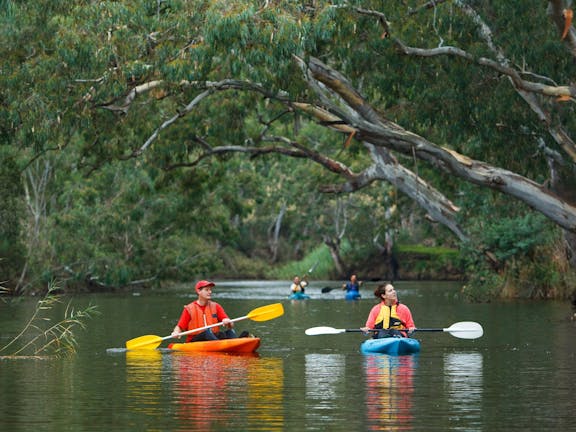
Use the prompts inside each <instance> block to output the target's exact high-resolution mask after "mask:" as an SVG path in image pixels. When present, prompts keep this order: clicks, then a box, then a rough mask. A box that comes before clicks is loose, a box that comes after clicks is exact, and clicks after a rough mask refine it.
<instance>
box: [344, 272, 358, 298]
mask: <svg viewBox="0 0 576 432" xmlns="http://www.w3.org/2000/svg"><path fill="white" fill-rule="evenodd" d="M361 285H362V282H361V281H358V277H357V276H356V275H355V274H353V275H352V276H350V280H349V281H348V282H346V283H345V284H342V289H343V290H346V298H347V299H349V300H355V299H358V298H360V286H361Z"/></svg>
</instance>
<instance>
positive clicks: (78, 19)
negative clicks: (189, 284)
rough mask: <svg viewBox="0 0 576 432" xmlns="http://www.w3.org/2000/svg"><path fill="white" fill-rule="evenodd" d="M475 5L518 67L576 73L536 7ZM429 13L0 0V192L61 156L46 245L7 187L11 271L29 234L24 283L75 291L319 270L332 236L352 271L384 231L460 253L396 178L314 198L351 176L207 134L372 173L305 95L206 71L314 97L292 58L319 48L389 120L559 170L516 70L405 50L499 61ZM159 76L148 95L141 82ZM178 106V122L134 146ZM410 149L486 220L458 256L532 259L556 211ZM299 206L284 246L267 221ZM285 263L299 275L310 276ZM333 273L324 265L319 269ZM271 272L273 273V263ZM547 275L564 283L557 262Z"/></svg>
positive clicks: (562, 109) (479, 266) (3, 228)
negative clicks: (517, 202)
mask: <svg viewBox="0 0 576 432" xmlns="http://www.w3.org/2000/svg"><path fill="white" fill-rule="evenodd" d="M471 5H472V6H473V7H474V8H475V10H476V11H477V12H478V16H479V17H480V18H482V19H484V20H485V21H486V22H487V23H488V24H489V25H490V26H491V27H492V30H493V32H492V37H493V38H494V42H495V44H496V45H497V46H498V47H499V48H501V49H502V50H503V52H504V53H505V55H506V56H508V57H509V58H510V61H511V65H521V66H519V68H521V69H522V71H525V72H528V73H530V75H531V76H532V77H533V78H535V79H536V77H547V79H545V80H544V79H542V80H541V81H542V82H545V83H550V82H557V83H567V82H570V81H571V80H572V77H573V76H574V75H575V73H576V66H575V64H574V62H573V61H572V59H571V58H570V56H568V55H566V51H565V47H564V46H563V42H562V41H560V39H559V37H558V35H557V34H556V32H555V31H554V29H553V26H552V25H550V24H549V23H548V22H546V21H545V20H547V17H546V16H545V14H544V12H543V11H542V7H541V4H540V2H537V1H536V0H528V1H527V2H523V3H522V5H520V4H518V5H516V4H513V5H511V4H509V2H473V4H471ZM357 6H358V7H361V8H362V9H358V8H357ZM417 6H419V4H418V5H417V4H416V3H415V2H408V3H399V2H381V1H365V2H352V3H346V2H336V3H335V2H333V1H323V0H322V1H315V2H295V1H291V0H290V1H288V0H286V1H277V2H273V4H272V3H271V2H259V3H255V2H249V1H243V0H240V1H233V2H231V1H226V0H216V1H206V0H198V1H182V0H170V1H162V2H153V1H152V2H151V1H143V0H129V1H123V2H118V1H97V2H94V1H90V2H89V1H85V0H66V1H60V2H46V1H41V2H17V1H4V2H1V3H0V10H2V12H4V13H2V14H0V41H1V42H2V43H1V44H0V58H1V60H0V71H1V72H2V73H0V85H1V87H2V89H3V91H2V92H1V93H2V94H1V95H0V102H1V103H0V145H1V146H6V148H8V149H9V151H7V152H6V154H10V155H11V156H10V157H12V158H14V160H13V161H10V158H4V157H0V162H2V165H1V166H0V180H2V179H4V178H8V180H7V182H4V181H2V182H1V183H0V188H12V187H20V186H19V184H20V182H19V181H16V180H15V179H16V178H18V176H19V174H18V173H19V171H18V168H17V167H18V164H20V163H21V160H23V159H27V160H30V159H32V158H42V157H46V156H45V155H44V156H43V154H44V153H46V152H48V153H50V154H58V156H57V157H54V160H55V161H54V163H55V167H54V176H53V178H52V179H51V184H50V185H49V188H48V189H49V190H48V194H47V197H48V205H47V212H46V214H45V215H44V217H45V220H43V221H42V222H43V224H42V228H41V231H42V232H41V233H40V238H39V240H38V244H33V243H31V241H30V240H29V238H28V237H27V236H26V235H24V234H25V233H23V232H22V231H26V230H22V228H21V227H22V224H23V222H24V221H26V222H27V221H29V220H30V219H31V218H30V217H28V219H27V218H26V215H25V214H24V210H23V207H22V201H21V199H22V191H21V190H20V189H18V190H11V189H10V190H8V189H7V190H2V191H1V193H2V198H3V199H4V198H6V199H5V201H4V203H5V206H4V207H3V209H2V210H0V212H3V213H1V216H2V218H1V219H0V234H1V235H0V258H4V259H3V260H1V261H0V269H2V270H3V271H5V269H8V270H9V271H10V272H12V273H11V274H10V277H11V278H13V277H14V275H15V274H16V273H17V272H18V270H20V269H21V268H22V267H23V265H24V264H23V263H24V252H23V250H24V248H23V242H26V241H27V243H26V244H27V245H28V247H29V248H30V250H31V253H30V256H28V257H26V258H27V260H28V264H29V266H28V268H30V269H31V272H32V274H30V275H28V277H29V280H31V281H38V280H43V281H44V282H48V281H49V280H51V279H53V278H54V277H55V276H59V277H61V278H64V277H66V278H67V282H66V283H68V284H81V283H84V281H86V279H90V280H93V281H98V282H99V283H101V284H103V285H105V286H123V285H127V284H130V283H132V282H134V281H135V280H156V281H160V280H186V279H189V278H190V277H191V276H192V275H196V274H198V275H200V274H215V273H218V272H223V273H224V272H226V271H227V270H229V269H231V268H235V269H238V271H239V272H249V271H254V272H256V273H258V274H260V273H261V272H262V269H263V268H264V267H265V266H264V265H263V264H262V263H268V264H272V265H275V264H277V263H280V264H282V263H284V262H293V261H296V262H297V263H298V264H297V265H296V267H301V266H303V267H304V268H305V269H306V268H310V267H312V264H314V263H315V262H316V261H319V262H320V264H319V267H318V269H320V268H322V266H323V265H324V263H330V261H331V258H329V257H323V258H322V259H315V257H313V258H310V257H311V256H314V255H315V254H316V253H317V252H316V250H317V248H318V245H319V244H322V239H323V238H324V237H330V238H333V239H336V238H337V239H340V240H341V244H342V245H343V246H342V247H341V249H342V250H341V252H342V254H343V257H344V259H345V261H346V264H347V265H348V266H349V267H354V266H355V265H356V263H358V262H364V261H365V260H366V259H367V258H369V257H370V256H373V255H374V254H376V253H377V250H376V248H375V247H374V243H375V242H376V241H378V242H380V243H381V242H382V239H383V238H384V236H385V234H389V233H393V234H394V235H395V236H396V238H397V241H398V239H400V242H401V243H410V244H418V243H420V244H424V243H425V244H427V245H438V247H441V246H446V247H451V246H453V244H454V243H455V239H454V238H453V237H450V236H447V235H446V230H445V229H444V228H439V227H437V226H435V225H433V224H430V223H428V222H427V220H426V219H425V218H424V216H425V215H424V214H423V212H422V211H421V210H419V209H417V208H416V207H415V206H414V204H413V203H410V202H409V201H408V200H407V199H406V197H403V196H399V195H398V191H396V190H395V189H394V188H392V187H390V186H389V185H382V184H381V183H379V184H373V185H371V186H369V187H366V188H364V189H363V190H361V191H357V192H355V193H354V194H350V195H340V196H331V195H325V194H321V193H319V189H320V187H322V186H334V185H335V186H337V185H338V184H339V183H340V182H342V178H341V177H340V176H337V175H336V174H334V173H332V172H328V171H326V170H323V169H321V168H320V167H319V166H317V165H316V164H314V163H313V162H310V161H308V160H302V159H289V158H281V157H279V156H272V155H266V156H263V157H260V158H258V159H250V158H249V156H247V155H246V154H242V155H239V156H230V155H229V154H228V155H223V154H219V155H212V156H211V157H210V158H204V159H201V160H198V157H200V156H201V155H202V153H203V152H204V151H205V150H206V148H207V147H208V146H213V145H229V146H237V147H238V148H240V147H244V148H246V147H263V146H268V145H270V144H271V142H270V141H267V140H266V139H264V137H267V138H270V137H274V136H282V137H288V138H290V139H293V140H295V141H297V142H298V143H299V144H300V145H304V146H307V147H308V148H309V149H310V150H313V151H316V152H319V153H321V154H323V155H326V156H327V157H331V158H333V159H335V160H337V161H339V162H341V163H343V164H346V165H347V166H349V168H350V169H351V170H352V171H353V172H356V173H359V172H361V171H362V170H363V169H365V168H367V167H368V166H369V164H370V163H372V160H371V159H370V156H369V155H368V154H367V152H366V148H365V147H364V146H363V145H362V143H361V142H359V141H353V142H352V144H351V146H350V147H348V148H344V147H343V144H344V141H345V140H346V138H347V136H345V135H343V134H340V133H336V132H334V131H333V130H331V129H329V128H326V127H323V126H321V125H318V124H316V123H315V122H314V121H312V120H311V119H309V118H308V117H307V116H305V115H303V114H301V113H298V112H296V110H295V109H293V107H291V106H290V105H286V104H283V103H282V104H280V103H278V102H275V101H274V100H272V99H271V98H268V97H263V96H262V95H261V94H255V93H253V92H249V91H242V90H234V91H217V90H213V91H212V93H210V94H209V97H208V96H206V97H204V96H205V95H206V94H205V93H203V92H204V89H203V88H202V83H203V82H205V81H207V82H218V81H221V80H228V79H234V80H244V81H250V82H251V83H254V84H258V85H261V86H262V87H263V88H265V89H266V91H268V92H269V93H270V94H274V93H277V92H282V95H284V97H285V98H287V99H288V100H292V101H303V102H315V101H316V96H315V95H314V94H313V92H312V91H311V90H310V88H309V87H308V86H307V85H306V83H305V81H304V79H303V76H302V72H301V71H300V70H299V68H298V66H297V64H296V62H294V56H298V57H301V58H304V59H306V58H307V57H309V56H315V57H318V58H320V59H322V60H323V61H325V62H326V63H327V64H329V65H330V66H332V67H334V68H335V69H337V70H338V71H340V72H341V73H342V74H344V75H345V76H346V77H347V78H349V79H350V81H351V83H352V85H354V86H355V87H356V88H358V89H359V90H360V91H361V93H362V94H363V95H364V96H365V97H366V98H367V100H368V101H369V102H370V103H371V104H372V105H373V106H375V107H376V108H377V109H378V110H379V111H380V112H381V113H382V115H383V116H384V117H386V118H387V119H390V120H392V121H395V122H398V123H399V124H400V125H402V126H404V127H406V128H409V129H410V130H411V131H413V132H415V133H419V134H421V135H423V136H425V137H426V138H427V139H429V140H431V141H433V142H436V143H438V144H439V145H442V146H445V147H448V148H451V149H454V150H456V151H458V152H461V153H463V154H466V155H468V156H470V157H472V158H474V159H479V160H484V161H487V162H489V163H492V164H495V165H498V166H501V167H503V168H505V169H509V170H512V171H514V172H517V173H519V174H522V175H526V176H529V177H530V178H533V179H535V180H536V181H538V182H543V181H545V180H546V179H547V178H548V177H549V173H548V166H547V164H546V159H545V158H543V157H542V151H541V149H540V148H539V147H538V142H539V141H540V140H542V139H543V140H544V141H545V142H546V144H548V145H549V146H550V147H552V146H553V143H552V141H551V140H549V139H548V138H547V133H548V132H547V130H546V129H545V127H546V126H545V125H544V124H542V122H541V121H540V119H539V118H537V117H536V116H535V115H534V113H533V112H532V111H531V110H529V109H527V108H526V105H525V101H523V100H522V99H521V98H520V97H518V95H517V94H516V92H515V90H514V88H513V87H512V86H511V85H510V83H509V82H508V80H506V79H502V76H501V75H499V74H497V73H496V72H494V71H493V70H490V69H487V68H485V67H481V66H478V65H475V64H471V63H470V62H467V61H464V60H462V59H455V58H454V57H451V56H443V57H434V58H414V57H411V56H406V55H404V54H402V53H401V52H399V50H398V49H397V46H396V45H395V44H394V43H393V41H394V38H398V39H400V40H402V41H404V42H405V43H407V44H409V45H412V46H416V47H424V48H434V47H439V46H449V45H452V46H455V47H458V48H461V49H463V50H466V51H467V52H469V53H470V54H471V55H474V56H477V57H486V58H489V59H493V58H494V56H495V55H494V53H493V52H492V51H491V50H489V49H488V48H487V46H486V44H485V43H484V41H483V40H482V36H481V35H480V34H479V32H478V26H477V24H476V23H475V22H474V20H473V19H471V17H470V15H467V14H465V13H463V12H462V11H461V10H460V9H459V8H458V7H457V5H454V4H452V3H451V2H444V3H442V2H440V3H439V4H435V5H433V6H434V7H432V8H416V7H417ZM411 8H413V9H411ZM365 10H372V11H374V12H377V13H379V14H382V16H386V20H387V21H388V22H389V24H390V30H391V32H392V34H391V36H392V37H391V38H383V37H382V35H383V30H384V29H383V25H382V24H383V21H381V19H379V18H378V17H377V16H376V15H374V14H366V13H363V12H362V11H365ZM152 82H154V83H156V84H157V85H155V86H154V87H153V89H152V90H145V89H144V88H143V87H141V86H142V85H143V84H146V83H152ZM136 89H137V90H138V93H137V94H134V93H132V91H134V90H136ZM128 96H134V99H133V100H132V99H130V98H129V97H128ZM192 101H195V105H194V107H193V109H191V111H190V112H187V113H186V115H184V111H183V107H189V106H190V104H191V102H192ZM547 103H548V104H549V105H550V109H551V115H552V117H553V118H552V119H551V120H552V121H553V122H562V124H563V126H565V128H566V130H573V129H574V128H575V126H576V124H575V123H574V121H575V119H576V117H575V116H574V115H573V108H572V105H571V104H564V105H560V104H558V103H557V102H556V101H554V100H550V101H548V102H547ZM178 113H180V114H182V115H181V117H180V118H178V120H176V121H175V122H174V124H173V125H172V126H171V127H170V128H167V129H164V130H162V131H161V132H160V133H159V136H158V138H157V139H156V140H155V141H154V142H153V143H152V144H151V145H150V146H149V147H147V148H146V150H145V151H144V153H143V154H142V155H140V156H139V157H138V158H132V156H133V155H134V152H137V151H140V149H141V148H142V146H143V144H144V143H145V142H146V141H147V140H148V139H149V138H150V137H151V136H152V134H153V133H154V132H155V131H156V130H157V128H158V127H159V126H160V125H161V124H163V122H165V121H166V120H168V119H171V118H173V117H174V116H175V115H177V114H178ZM0 148H1V147H0ZM127 159H131V161H129V162H126V160H127ZM118 160H121V161H124V162H123V163H117V162H116V161H118ZM398 160H399V162H400V163H403V164H405V166H406V167H409V168H410V169H412V170H413V171H414V172H416V173H417V174H418V175H419V176H421V178H423V179H425V180H426V181H427V182H428V183H429V184H431V185H434V186H436V187H437V188H438V189H439V190H441V191H443V193H444V194H445V195H446V196H448V197H452V198H453V199H454V200H455V201H457V203H456V204H457V205H458V206H460V207H461V208H462V211H461V213H462V218H461V222H462V224H463V226H464V227H465V228H470V229H471V239H472V240H471V242H470V243H469V244H467V245H465V246H464V248H463V251H464V255H466V257H467V260H466V268H467V269H468V270H469V272H470V273H472V274H474V275H478V277H479V278H483V280H485V281H486V280H488V279H491V278H490V275H489V274H490V271H491V270H490V269H487V268H486V267H485V265H484V256H483V252H484V251H486V250H489V251H491V252H492V253H493V254H495V257H496V258H497V259H498V260H500V261H502V262H503V263H506V264H505V265H508V263H512V262H514V263H516V265H518V266H519V265H520V264H521V263H522V264H523V263H525V262H529V260H533V259H534V258H535V256H534V250H536V248H537V247H538V246H539V245H542V244H546V241H547V232H548V228H547V227H546V226H545V224H544V223H543V222H542V220H539V219H538V218H536V217H534V216H533V215H528V216H524V215H522V214H518V213H514V212H511V211H510V207H508V206H506V205H503V204H502V201H501V199H499V198H498V197H495V196H494V195H493V194H491V193H485V192H482V191H479V190H478V188H477V187H475V186H474V187H471V186H469V185H467V184H463V183H462V182H461V181H458V180H457V179H455V178H454V177H453V176H447V175H445V174H444V173H443V172H441V171H440V170H439V169H438V167H437V166H430V165H429V164H428V163H427V162H426V161H420V160H409V159H408V158H403V157H401V156H398ZM4 161H7V163H6V164H4ZM176 167H179V169H176ZM454 197H455V198H454ZM392 209H396V211H395V212H392ZM284 210H285V213H284V214H283V220H282V224H281V227H280V233H279V239H278V245H277V249H276V250H275V252H277V253H276V254H273V253H272V250H273V249H274V248H273V245H272V244H271V243H272V239H271V230H272V229H271V227H272V226H274V223H275V221H276V219H277V217H278V216H279V215H280V214H281V212H282V211H284ZM343 226H346V229H345V230H343V229H342V227H343ZM341 235H343V237H341ZM311 251H312V252H311ZM412 252H418V251H412ZM240 253H241V255H239V254H240ZM435 253H438V254H439V256H443V257H446V259H448V258H447V257H448V256H449V255H450V254H447V255H444V254H443V253H442V252H441V250H436V251H435ZM3 254H5V256H3ZM304 257H306V258H304ZM450 257H451V256H450ZM243 258H244V259H243ZM451 258H452V257H451ZM304 259H305V260H306V262H307V260H308V259H313V261H312V262H308V264H306V263H305V262H304V263H303V262H301V261H300V260H304ZM272 260H275V262H272ZM9 261H10V262H9ZM250 262H252V263H253V265H251V264H250ZM231 263H235V265H231ZM326 265H328V264H326ZM423 265H426V264H423ZM510 265H511V264H510ZM250 269H251V270H250ZM318 271H319V272H320V270H318ZM278 272H279V273H278V274H279V275H282V277H285V278H291V277H292V276H293V274H298V273H301V272H302V268H299V269H297V268H291V269H284V268H281V269H280V270H278ZM330 272H331V269H330V268H328V267H327V268H325V269H323V270H322V271H321V274H325V275H327V274H330ZM266 273H267V274H268V275H269V277H274V276H275V275H276V272H275V271H274V270H273V269H272V270H270V271H267V272H266ZM539 273H541V274H542V277H552V276H551V275H550V274H548V276H546V273H547V272H546V270H545V269H540V270H539ZM4 274H8V273H4ZM492 282H494V280H490V283H489V285H491V286H493V285H494V284H493V283H492ZM33 283H34V282H33Z"/></svg>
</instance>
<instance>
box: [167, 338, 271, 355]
mask: <svg viewBox="0 0 576 432" xmlns="http://www.w3.org/2000/svg"><path fill="white" fill-rule="evenodd" d="M259 346H260V338H255V337H243V338H234V339H220V340H212V341H202V342H188V343H172V344H170V345H168V348H170V349H172V350H174V351H186V352H230V353H251V352H255V351H256V350H257V349H258V347H259Z"/></svg>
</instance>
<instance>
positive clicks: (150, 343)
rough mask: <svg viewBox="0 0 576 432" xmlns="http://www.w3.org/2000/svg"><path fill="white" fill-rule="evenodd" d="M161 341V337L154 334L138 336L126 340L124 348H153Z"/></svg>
mask: <svg viewBox="0 0 576 432" xmlns="http://www.w3.org/2000/svg"><path fill="white" fill-rule="evenodd" d="M160 343H162V338H161V337H160V336H155V335H146V336H140V337H137V338H134V339H130V340H129V341H127V342H126V349H129V350H133V349H146V350H154V349H156V348H158V345H160Z"/></svg>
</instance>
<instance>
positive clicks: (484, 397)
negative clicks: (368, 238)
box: [0, 281, 576, 432]
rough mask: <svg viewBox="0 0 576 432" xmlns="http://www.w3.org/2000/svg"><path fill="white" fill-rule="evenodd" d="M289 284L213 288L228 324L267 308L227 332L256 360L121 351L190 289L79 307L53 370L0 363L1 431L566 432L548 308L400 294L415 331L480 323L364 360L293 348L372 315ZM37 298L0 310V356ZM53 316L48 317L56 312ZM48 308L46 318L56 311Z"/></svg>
mask: <svg viewBox="0 0 576 432" xmlns="http://www.w3.org/2000/svg"><path fill="white" fill-rule="evenodd" d="M288 286H289V282H288V281H286V282H274V281H268V282H256V281H242V282H221V283H217V286H216V288H215V289H214V293H213V298H214V300H216V301H218V302H220V303H221V304H222V305H223V306H224V307H225V309H226V311H227V312H228V314H229V315H230V317H232V318H234V317H241V316H245V315H246V314H247V313H248V312H249V311H251V310H253V309H254V308H256V307H259V306H263V305H267V304H271V303H276V302H281V303H282V304H283V307H284V310H285V313H284V315H283V316H282V317H280V318H277V319H274V320H270V321H266V322H256V321H251V320H242V321H238V322H237V323H236V328H237V329H238V331H242V330H248V331H250V332H251V333H253V334H255V335H257V336H259V337H261V339H262V344H261V346H260V348H259V350H258V353H257V354H256V355H221V354H211V355H198V354H184V353H174V352H170V351H169V350H167V349H166V347H167V343H168V342H167V341H166V342H164V343H163V344H162V345H161V349H159V350H155V351H143V352H135V351H134V352H126V351H125V350H124V349H123V347H124V344H125V342H126V341H127V340H129V339H132V338H135V337H137V336H141V335H146V334H153V335H158V336H167V335H169V334H170V333H171V330H172V328H173V327H174V325H175V323H176V320H177V318H178V317H179V315H180V312H181V310H182V306H183V305H184V304H185V303H188V302H190V301H192V300H193V299H194V298H195V296H194V295H193V288H192V286H189V287H180V288H174V289H170V290H168V291H163V292H155V291H143V292H134V293H129V294H94V295H77V296H74V297H73V298H71V299H68V298H67V299H65V302H67V301H68V300H71V301H72V304H73V305H74V307H76V308H83V307H86V306H87V305H89V304H93V305H96V306H97V307H98V310H99V312H100V315H99V316H97V317H94V318H93V319H91V320H89V321H88V322H87V324H88V327H87V329H86V330H83V331H78V333H77V339H78V351H77V354H75V355H73V356H72V357H70V358H64V359H43V358H38V359H31V358H26V359H23V358H20V359H17V358H2V359H0V384H1V391H0V430H2V431H10V432H16V431H55V432H56V431H58V432H62V431H122V432H133V431H134V432H136V431H138V432H141V431H315V430H319V431H325V430H329V431H371V430H385V431H397V430H402V431H490V432H497V431H511V430H522V431H543V430H555V431H568V430H576V418H575V415H576V414H575V413H576V391H575V383H576V342H575V341H576V323H575V322H574V321H572V320H571V319H570V316H571V314H572V311H571V309H570V306H569V304H567V303H562V302H554V301H551V302H529V301H517V302H504V301H502V302H491V303H475V304H471V303H467V302H465V301H464V300H463V299H461V298H460V296H459V294H458V293H459V285H458V284H457V283H431V282H398V283H396V288H397V291H398V293H399V297H400V300H401V301H402V302H403V303H405V304H407V305H408V306H409V307H410V308H411V310H412V313H413V315H414V319H415V321H416V325H417V326H418V327H421V328H447V327H449V326H450V325H451V324H453V323H455V322H459V321H476V322H479V323H481V324H482V326H483V328H484V336H483V337H482V338H480V339H475V340H468V339H459V338H455V337H453V336H452V335H451V334H450V333H446V332H430V333H425V332H421V333H416V337H417V338H418V339H419V340H420V341H421V344H422V350H421V352H420V353H419V354H417V355H410V356H400V357H390V356H387V355H364V354H362V353H361V352H360V351H359V346H360V343H361V342H362V340H364V338H365V336H364V335H362V334H361V333H344V334H337V335H321V336H307V335H305V333H304V331H305V329H307V328H309V327H315V326H331V327H336V328H358V327H360V326H362V325H363V323H364V321H365V319H366V317H367V315H368V312H369V310H370V308H371V307H372V306H373V305H374V304H375V299H374V297H373V296H372V295H371V291H372V290H373V288H374V287H375V285H374V284H367V286H365V287H363V289H362V291H361V292H362V295H363V297H362V299H361V300H359V301H346V300H343V294H342V291H340V290H339V289H334V290H332V291H331V292H329V293H322V292H321V288H323V287H325V286H333V287H336V286H337V284H335V283H334V282H332V283H330V282H322V281H319V282H312V283H311V285H310V287H309V288H308V290H307V293H308V294H310V296H311V297H312V299H310V300H303V301H291V300H288V299H287V295H288ZM34 305H35V299H15V300H13V301H8V300H6V299H5V300H4V301H0V326H1V327H0V328H2V330H1V333H0V346H3V345H5V344H6V343H7V342H8V341H9V340H10V338H11V337H13V336H14V335H15V334H16V333H17V332H18V331H19V329H20V328H21V327H22V326H23V325H24V323H25V321H26V319H27V318H28V317H29V316H30V314H31V313H32V311H33V309H34ZM56 312H57V310H54V313H56ZM58 312H60V311H59V310H58Z"/></svg>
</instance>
